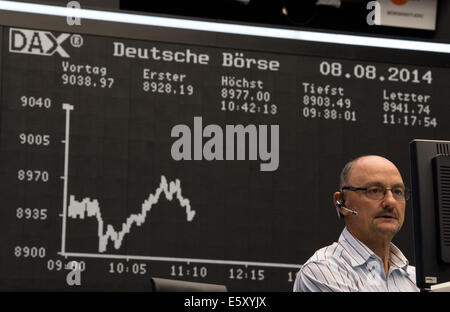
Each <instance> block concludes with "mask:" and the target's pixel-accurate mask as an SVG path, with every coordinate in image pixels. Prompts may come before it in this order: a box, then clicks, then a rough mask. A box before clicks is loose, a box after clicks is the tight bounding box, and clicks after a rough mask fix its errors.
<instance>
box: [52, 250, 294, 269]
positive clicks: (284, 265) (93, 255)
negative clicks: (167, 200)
mask: <svg viewBox="0 0 450 312" xmlns="http://www.w3.org/2000/svg"><path fill="white" fill-rule="evenodd" d="M58 254H59V255H61V256H63V257H77V258H98V259H125V260H127V261H128V260H146V261H148V260H150V261H168V262H187V263H191V262H192V263H206V264H227V265H244V266H262V267H274V268H295V269H299V268H300V267H301V264H291V263H274V262H259V261H235V260H217V259H196V258H177V257H150V256H139V255H115V254H96V253H77V252H59V253H58Z"/></svg>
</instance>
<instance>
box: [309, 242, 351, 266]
mask: <svg viewBox="0 0 450 312" xmlns="http://www.w3.org/2000/svg"><path fill="white" fill-rule="evenodd" d="M343 251H344V249H343V247H342V245H341V244H340V243H338V242H335V243H333V244H331V245H328V246H325V247H323V248H320V249H318V250H317V251H316V252H315V253H314V254H313V255H312V256H311V258H309V259H308V260H307V261H306V262H305V263H304V265H303V267H308V266H311V265H340V264H341V263H342V261H345V260H344V259H343Z"/></svg>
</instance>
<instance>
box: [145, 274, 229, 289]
mask: <svg viewBox="0 0 450 312" xmlns="http://www.w3.org/2000/svg"><path fill="white" fill-rule="evenodd" d="M151 282H152V287H153V291H154V292H227V291H228V290H227V287H226V286H225V285H220V284H209V283H198V282H188V281H180V280H173V279H166V278H157V277H152V278H151Z"/></svg>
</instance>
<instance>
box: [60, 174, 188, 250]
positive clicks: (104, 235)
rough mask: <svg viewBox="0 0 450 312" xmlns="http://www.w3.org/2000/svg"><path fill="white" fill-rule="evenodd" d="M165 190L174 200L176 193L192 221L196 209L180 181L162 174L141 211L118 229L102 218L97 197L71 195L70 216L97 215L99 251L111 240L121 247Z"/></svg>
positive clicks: (117, 247)
mask: <svg viewBox="0 0 450 312" xmlns="http://www.w3.org/2000/svg"><path fill="white" fill-rule="evenodd" d="M163 192H164V194H165V196H166V199H167V200H169V201H172V199H173V198H174V195H176V199H177V200H178V201H179V203H180V205H181V207H184V208H185V209H186V219H187V221H188V222H190V221H192V220H193V219H194V216H195V210H192V209H191V205H190V202H189V199H187V198H184V197H183V196H182V195H181V186H180V181H179V180H178V179H177V180H175V182H173V181H171V182H170V183H168V182H167V179H166V177H164V176H161V183H160V185H159V187H158V188H157V189H156V191H155V193H154V194H150V195H149V197H148V199H146V200H145V201H144V203H143V204H142V207H141V212H140V213H138V214H132V215H130V216H129V217H128V218H127V219H126V221H125V222H123V223H122V228H121V230H119V231H116V230H115V229H114V227H113V226H112V225H110V224H108V225H106V231H105V223H104V221H103V219H102V215H101V211H100V205H99V203H98V201H97V200H96V199H93V200H91V199H89V198H84V199H83V200H81V201H77V200H76V199H75V196H74V195H71V196H70V202H69V206H68V217H70V218H73V219H77V218H80V219H84V218H85V217H86V216H87V217H95V218H96V219H97V222H98V239H99V241H98V251H99V252H105V251H106V248H107V245H108V242H109V240H111V241H113V242H114V248H115V249H119V248H120V247H121V245H122V242H123V239H124V237H125V235H126V234H129V233H130V231H131V228H132V226H133V224H136V225H137V226H141V225H142V224H143V223H145V221H146V218H147V214H148V213H149V212H150V210H151V209H152V207H153V206H154V205H155V204H157V203H158V201H159V198H160V196H161V194H162V193H163Z"/></svg>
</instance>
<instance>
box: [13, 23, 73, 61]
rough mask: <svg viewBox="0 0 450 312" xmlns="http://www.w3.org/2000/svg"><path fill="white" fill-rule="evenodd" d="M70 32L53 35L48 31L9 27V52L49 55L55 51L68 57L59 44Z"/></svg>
mask: <svg viewBox="0 0 450 312" xmlns="http://www.w3.org/2000/svg"><path fill="white" fill-rule="evenodd" d="M69 37H70V34H64V33H63V34H60V35H59V36H58V37H55V36H54V35H53V34H52V33H51V32H49V31H38V30H28V29H18V28H10V30H9V52H13V53H23V54H34V55H45V56H51V55H53V54H55V52H57V53H58V54H59V55H60V56H61V57H69V54H67V52H66V50H64V49H63V47H62V46H61V44H62V43H63V42H64V41H65V40H66V39H67V38H69Z"/></svg>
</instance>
